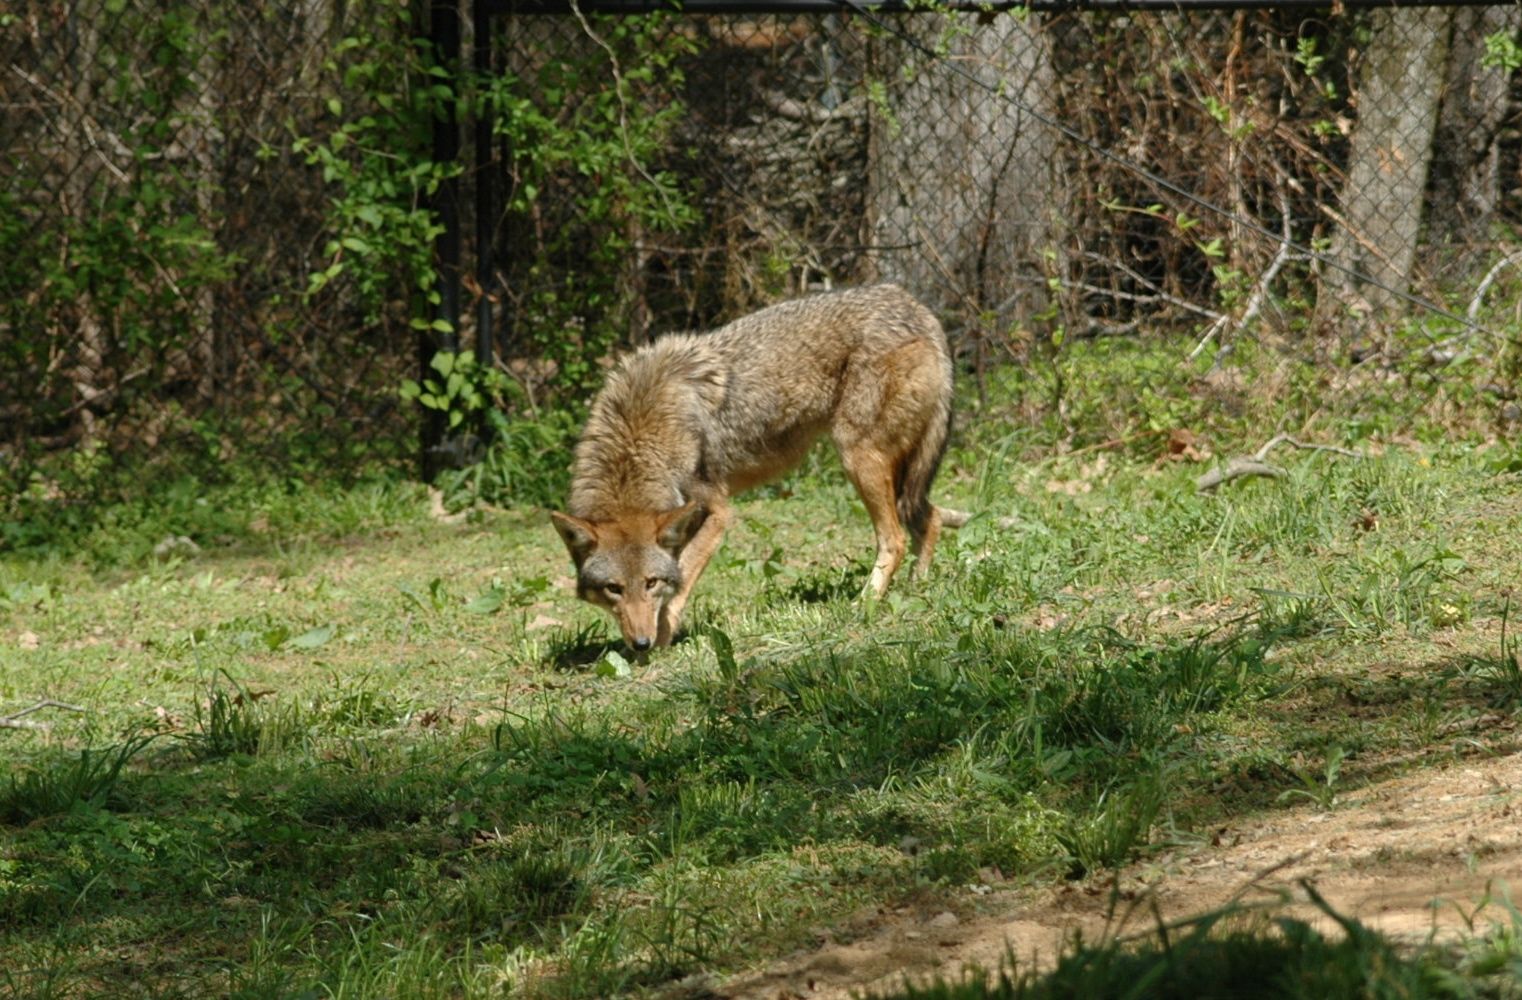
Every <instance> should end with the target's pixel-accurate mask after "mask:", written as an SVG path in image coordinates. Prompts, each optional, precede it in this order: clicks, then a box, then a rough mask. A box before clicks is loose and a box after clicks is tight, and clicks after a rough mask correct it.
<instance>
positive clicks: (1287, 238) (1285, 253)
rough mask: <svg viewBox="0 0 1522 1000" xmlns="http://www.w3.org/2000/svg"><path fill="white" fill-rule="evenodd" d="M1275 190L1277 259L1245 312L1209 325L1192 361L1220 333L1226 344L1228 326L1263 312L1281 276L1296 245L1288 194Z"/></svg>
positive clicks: (1244, 323)
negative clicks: (1275, 283)
mask: <svg viewBox="0 0 1522 1000" xmlns="http://www.w3.org/2000/svg"><path fill="white" fill-rule="evenodd" d="M1276 193H1277V194H1278V196H1279V218H1280V220H1281V223H1280V228H1281V230H1282V232H1283V238H1282V239H1281V240H1280V241H1279V250H1278V252H1277V253H1275V254H1274V259H1273V260H1272V261H1270V262H1269V265H1268V269H1267V270H1266V271H1264V272H1263V273H1262V274H1261V275H1259V277H1258V280H1257V281H1256V282H1255V283H1254V285H1253V292H1252V296H1251V297H1250V298H1249V299H1248V300H1247V307H1246V308H1244V309H1243V310H1242V314H1241V315H1240V316H1238V317H1236V318H1235V319H1233V318H1232V317H1231V315H1230V314H1229V313H1223V314H1221V315H1220V316H1219V317H1217V318H1216V321H1215V322H1214V323H1212V324H1210V328H1209V329H1208V330H1206V331H1205V335H1204V336H1203V337H1201V338H1200V342H1199V343H1198V344H1195V345H1194V350H1192V351H1190V352H1189V360H1190V361H1193V360H1194V359H1195V358H1198V357H1199V356H1200V354H1201V352H1203V351H1204V350H1205V345H1207V344H1209V343H1210V341H1211V340H1213V339H1215V338H1216V337H1217V336H1220V337H1221V338H1222V342H1223V343H1224V342H1225V330H1226V328H1227V327H1228V326H1234V327H1236V328H1237V329H1238V330H1241V329H1243V328H1245V327H1246V326H1247V325H1248V324H1249V323H1251V322H1252V321H1253V320H1255V319H1257V318H1258V314H1259V313H1260V312H1262V311H1263V305H1264V303H1265V302H1267V301H1268V294H1269V288H1270V287H1271V286H1272V285H1273V283H1274V279H1275V278H1277V277H1278V276H1279V272H1280V270H1282V269H1283V267H1284V265H1285V263H1286V262H1287V261H1288V260H1289V259H1290V247H1292V246H1293V245H1294V238H1293V232H1292V230H1291V228H1290V221H1291V218H1292V216H1291V212H1290V204H1289V196H1288V195H1286V194H1285V193H1284V186H1283V185H1279V187H1278V189H1277V192H1276Z"/></svg>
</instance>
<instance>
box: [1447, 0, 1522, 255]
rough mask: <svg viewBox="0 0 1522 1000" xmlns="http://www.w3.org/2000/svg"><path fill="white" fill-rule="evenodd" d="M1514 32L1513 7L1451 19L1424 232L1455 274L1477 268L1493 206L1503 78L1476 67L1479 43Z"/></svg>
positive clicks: (1521, 19)
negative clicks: (1428, 215) (1434, 160)
mask: <svg viewBox="0 0 1522 1000" xmlns="http://www.w3.org/2000/svg"><path fill="white" fill-rule="evenodd" d="M1519 28H1522V11H1518V9H1517V8H1515V7H1465V8H1462V9H1460V10H1456V11H1454V15H1453V40H1452V43H1451V52H1450V54H1449V58H1448V71H1447V74H1446V80H1445V83H1444V86H1443V104H1442V110H1441V112H1440V113H1439V115H1438V123H1437V137H1436V140H1435V142H1434V146H1435V148H1436V149H1437V150H1438V151H1439V156H1440V159H1439V160H1438V161H1437V162H1435V163H1434V164H1433V176H1432V182H1431V186H1430V189H1429V202H1430V204H1431V205H1433V206H1434V210H1433V212H1432V213H1431V217H1430V218H1429V219H1428V220H1427V228H1428V242H1429V243H1431V244H1432V245H1433V246H1434V247H1435V248H1442V249H1444V250H1446V251H1448V252H1446V253H1445V254H1444V256H1445V257H1447V258H1448V260H1447V262H1446V263H1447V264H1448V265H1449V266H1450V267H1453V268H1456V269H1458V271H1459V272H1462V271H1464V270H1467V269H1469V268H1470V267H1472V266H1475V265H1480V264H1482V263H1483V262H1484V259H1485V257H1486V256H1487V254H1486V250H1487V249H1488V248H1483V247H1481V246H1480V244H1484V243H1485V242H1486V241H1487V240H1488V239H1489V237H1490V232H1491V227H1492V226H1493V225H1494V223H1495V221H1496V213H1497V212H1498V211H1499V210H1500V204H1501V192H1502V180H1503V179H1502V176H1501V158H1500V152H1501V150H1500V143H1499V141H1498V140H1499V138H1500V132H1501V124H1502V122H1503V120H1504V119H1505V118H1506V116H1507V112H1508V110H1509V107H1510V102H1509V101H1508V97H1507V89H1508V88H1507V84H1508V75H1509V74H1508V73H1507V72H1506V70H1504V69H1502V68H1501V67H1499V66H1486V65H1484V64H1483V56H1484V54H1485V39H1486V37H1487V36H1490V35H1494V34H1496V33H1497V32H1504V33H1506V34H1507V35H1515V34H1516V33H1517V31H1518V29H1519ZM1439 206H1441V207H1439Z"/></svg>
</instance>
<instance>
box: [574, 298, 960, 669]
mask: <svg viewBox="0 0 1522 1000" xmlns="http://www.w3.org/2000/svg"><path fill="white" fill-rule="evenodd" d="M951 375H952V372H951V357H950V353H949V352H948V350H947V347H946V336H945V334H944V333H943V332H942V330H941V325H940V323H939V322H937V321H936V319H935V317H934V316H933V315H931V313H930V311H929V310H927V309H926V308H925V307H924V306H922V305H921V304H920V303H919V302H917V301H915V300H914V298H912V297H911V296H910V295H909V294H908V293H907V292H905V291H903V290H902V289H901V288H898V287H897V286H894V285H876V286H873V287H870V288H861V289H855V290H851V291H844V292H834V293H829V294H824V295H817V296H813V297H810V298H804V299H797V300H795V301H791V302H784V303H781V304H779V305H775V306H772V307H770V308H767V309H763V310H761V311H760V312H757V313H753V314H751V315H749V316H745V317H742V318H741V319H738V320H735V321H734V322H733V323H730V324H729V325H727V326H724V327H721V328H720V329H718V330H715V331H714V332H712V333H709V334H699V335H693V334H673V335H670V336H667V337H663V338H661V339H660V340H657V341H656V342H655V343H653V344H651V345H649V346H648V347H645V348H642V349H640V350H639V351H636V352H635V353H634V354H632V355H630V356H628V357H626V358H625V359H624V360H623V362H622V363H621V364H620V365H619V366H618V368H617V369H615V370H614V371H613V373H612V374H611V375H609V377H608V381H607V383H606V385H604V386H603V389H602V391H601V392H600V393H599V394H598V396H597V399H596V400H595V401H594V402H593V404H592V412H591V414H590V416H589V417H588V420H587V426H586V429H585V431H584V432H583V434H582V438H581V441H580V443H579V444H578V445H577V447H576V456H575V461H574V465H573V468H572V473H571V495H570V500H569V503H568V505H567V507H568V512H567V513H564V514H562V513H556V514H554V515H552V517H553V520H554V523H555V526H556V528H557V530H559V532H560V534H561V537H562V538H563V539H564V540H565V543H566V547H567V549H568V550H569V551H570V553H571V557H572V559H573V560H574V561H575V563H576V567H577V574H578V581H577V590H578V593H579V594H580V596H582V597H583V598H584V599H586V600H589V601H592V602H593V603H596V604H600V605H602V606H603V607H606V608H607V609H608V610H609V611H610V612H611V613H612V614H613V615H614V616H615V617H616V618H617V619H618V622H619V628H620V630H621V631H622V632H623V635H624V639H625V640H626V641H627V642H629V644H630V645H631V646H634V647H635V648H636V649H644V648H647V647H648V646H650V645H652V644H654V645H667V644H669V643H670V642H671V640H672V639H673V638H674V636H675V634H676V630H677V627H678V626H679V624H680V623H681V616H682V611H683V609H684V608H685V607H686V604H687V599H688V596H689V595H690V594H691V593H692V587H693V585H694V584H696V583H697V580H698V577H699V576H701V575H702V573H703V569H704V567H705V566H707V564H708V561H709V559H710V558H711V557H712V556H713V553H714V551H715V550H716V549H717V548H718V545H719V542H720V540H721V538H722V537H723V533H724V528H725V527H726V525H727V524H728V523H729V520H730V517H731V513H730V505H729V498H730V497H731V496H733V495H735V494H736V493H739V492H741V491H743V490H746V489H749V488H751V487H753V486H758V485H761V484H762V483H765V482H768V481H770V480H772V479H775V478H777V477H778V476H780V475H782V474H783V473H785V472H787V471H788V470H789V469H791V468H793V467H794V466H795V465H797V464H798V462H799V461H800V460H801V459H802V458H803V456H804V454H805V453H806V452H807V451H808V448H809V446H810V445H811V444H812V443H813V442H814V441H815V440H816V439H817V438H818V437H819V436H820V435H821V434H823V433H825V432H826V431H828V432H829V434H830V436H831V437H832V438H833V439H834V442H835V445H836V448H837V449H838V450H839V452H840V457H841V462H842V464H843V465H844V467H845V470H846V474H847V475H848V476H849V477H850V479H851V482H852V483H853V484H855V486H856V489H857V492H858V493H860V494H861V498H862V502H863V503H864V504H865V505H866V508H867V514H868V516H869V517H871V519H872V524H873V527H874V529H875V531H876V535H877V561H876V563H875V564H874V565H873V567H872V575H871V578H870V579H869V580H868V582H867V588H866V589H867V593H868V594H869V595H871V596H874V597H880V596H882V594H883V592H884V591H885V590H887V587H888V584H889V582H890V581H891V580H892V579H893V575H894V573H896V572H897V570H898V567H899V564H900V563H901V562H902V561H903V558H904V555H905V553H906V551H907V550H908V542H909V540H910V539H912V540H913V542H914V546H915V548H916V550H917V551H918V559H917V560H916V565H915V569H916V572H922V571H924V570H925V569H926V568H928V567H929V565H930V560H931V557H932V556H933V554H934V550H935V543H936V539H937V538H938V537H939V534H940V530H941V528H942V527H956V526H958V525H959V524H961V523H962V522H963V521H965V520H966V515H965V514H962V513H960V512H957V511H949V510H943V509H942V508H938V507H936V506H935V505H934V504H932V503H931V502H930V500H929V489H930V484H931V481H932V480H933V479H934V477H935V473H936V469H937V467H938V465H939V463H940V458H941V453H942V451H943V450H944V448H945V444H946V435H947V431H948V428H949V425H950V420H951ZM906 534H907V537H906Z"/></svg>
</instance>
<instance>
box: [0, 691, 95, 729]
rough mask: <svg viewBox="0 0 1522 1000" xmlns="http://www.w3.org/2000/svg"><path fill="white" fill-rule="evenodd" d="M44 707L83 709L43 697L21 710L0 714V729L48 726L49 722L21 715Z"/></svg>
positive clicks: (41, 727)
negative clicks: (33, 719) (33, 720)
mask: <svg viewBox="0 0 1522 1000" xmlns="http://www.w3.org/2000/svg"><path fill="white" fill-rule="evenodd" d="M44 708H62V709H64V710H66V711H70V712H83V711H84V709H83V708H80V707H79V706H78V705H70V704H68V703H67V702H62V701H54V700H53V699H52V698H44V699H43V700H42V701H39V702H38V703H37V704H35V705H33V706H31V707H30V708H23V709H22V710H21V711H19V712H12V713H11V714H10V715H0V729H47V728H49V725H50V724H49V723H46V722H32V721H30V720H28V719H25V718H23V716H27V715H31V714H32V713H33V712H38V711H41V710H42V709H44Z"/></svg>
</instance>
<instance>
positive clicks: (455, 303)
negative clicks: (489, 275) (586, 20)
mask: <svg viewBox="0 0 1522 1000" xmlns="http://www.w3.org/2000/svg"><path fill="white" fill-rule="evenodd" d="M428 37H429V42H430V44H431V45H432V46H433V57H434V61H435V63H436V64H437V65H439V66H442V67H444V68H445V69H446V70H448V71H449V79H450V80H451V86H452V88H455V89H454V90H453V91H452V93H451V96H450V97H449V99H448V100H447V102H446V103H445V106H444V108H443V109H442V113H441V114H440V115H439V117H438V118H437V119H435V120H434V123H433V159H434V162H435V163H453V162H455V161H457V160H458V159H459V157H460V127H459V100H458V89H457V88H458V86H459V69H460V9H459V6H458V0H431V2H430V3H429V7H428ZM433 210H434V213H435V215H436V216H437V218H438V220H439V226H440V228H441V230H442V231H441V232H440V233H439V236H438V238H437V239H436V240H434V255H435V258H436V260H435V263H436V265H437V267H438V282H437V284H436V285H435V286H434V290H435V291H436V292H437V294H438V301H437V302H436V303H435V304H434V307H433V318H434V320H435V323H436V325H437V323H438V321H442V323H443V324H444V325H445V326H447V329H431V330H423V331H420V332H419V333H418V362H419V368H420V370H421V373H422V377H423V378H427V377H429V376H430V375H431V374H433V373H432V371H431V369H430V368H429V362H431V361H432V360H433V356H434V354H435V353H436V352H438V351H441V350H443V351H455V350H458V349H459V329H460V181H459V178H458V177H447V178H445V179H444V180H443V181H442V182H440V184H439V189H438V191H437V192H436V193H435V195H434V198H433ZM448 427H449V425H448V421H447V415H446V414H445V413H444V412H443V411H442V410H436V409H432V408H429V409H426V410H425V411H424V415H423V428H422V474H423V480H424V481H425V482H433V480H434V477H435V476H436V475H438V473H439V470H440V469H442V468H444V467H445V465H446V464H448V463H447V462H446V453H447V451H448V450H449V448H448V442H447V441H446V437H447V435H448Z"/></svg>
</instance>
